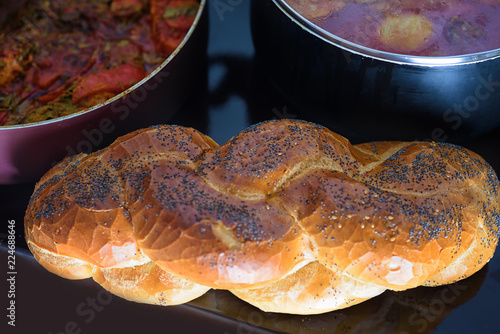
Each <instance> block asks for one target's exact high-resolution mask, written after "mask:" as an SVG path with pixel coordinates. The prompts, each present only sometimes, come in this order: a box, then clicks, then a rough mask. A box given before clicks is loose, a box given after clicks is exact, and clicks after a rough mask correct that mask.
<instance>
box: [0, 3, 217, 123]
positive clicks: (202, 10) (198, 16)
mask: <svg viewBox="0 0 500 334" xmlns="http://www.w3.org/2000/svg"><path fill="white" fill-rule="evenodd" d="M207 1H208V0H200V8H199V9H198V12H197V13H196V16H195V19H194V22H193V24H192V25H191V27H189V30H188V32H187V33H186V36H184V39H183V40H182V41H181V43H180V44H179V45H178V46H177V48H176V49H175V50H174V51H173V52H172V53H171V54H170V55H169V56H168V57H167V58H165V60H164V61H163V62H162V63H161V64H160V65H158V66H157V67H156V68H155V69H154V70H153V71H151V72H150V73H149V74H148V75H146V76H145V77H144V78H143V79H142V80H141V81H139V82H137V83H136V84H135V85H133V86H132V87H130V88H128V89H126V90H124V91H123V92H121V93H119V94H117V95H115V96H113V97H112V98H110V99H108V100H106V101H104V102H102V103H98V104H96V105H94V106H92V107H90V108H85V109H82V110H80V111H77V112H75V113H73V114H70V115H66V116H61V117H57V118H54V119H49V120H44V121H39V122H33V123H27V124H15V125H3V126H0V132H1V131H6V130H17V129H24V128H32V127H37V126H44V125H49V124H52V123H58V122H62V121H64V120H67V119H72V118H76V117H79V116H81V115H84V114H88V113H91V112H93V111H95V110H97V109H100V108H102V107H104V106H106V105H108V104H111V103H113V102H115V101H117V100H119V99H121V98H122V97H124V96H125V95H127V94H129V93H131V92H133V91H134V90H136V89H137V88H139V87H141V86H142V85H143V84H144V83H145V82H146V81H148V80H149V79H151V78H153V77H154V76H155V75H156V74H157V73H158V72H160V71H162V70H163V69H164V68H165V67H166V66H167V65H168V64H169V63H170V62H171V61H172V59H174V58H175V56H176V55H177V54H178V53H179V52H180V50H182V48H183V47H184V45H185V44H186V43H187V41H188V40H189V39H190V38H191V35H192V34H193V32H194V30H195V29H196V28H197V27H198V24H199V22H200V20H201V17H202V15H204V13H205V8H206V3H207Z"/></svg>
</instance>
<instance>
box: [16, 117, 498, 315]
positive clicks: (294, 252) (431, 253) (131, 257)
mask: <svg viewBox="0 0 500 334" xmlns="http://www.w3.org/2000/svg"><path fill="white" fill-rule="evenodd" d="M498 187H499V182H498V179H497V177H496V174H495V172H494V170H493V169H492V168H491V166H489V165H488V163H487V162H486V161H484V159H482V158H481V157H480V156H478V155H477V154H475V153H473V152H471V151H469V150H467V149H465V148H463V147H459V146H456V145H452V144H447V143H434V142H432V143H427V142H375V143H365V144H359V145H351V144H350V143H349V141H348V140H347V139H346V138H344V137H342V136H340V135H338V134H335V133H333V132H331V131H329V130H328V129H326V128H324V127H322V126H320V125H317V124H312V123H308V122H303V121H297V120H279V121H269V122H264V123H260V124H256V125H254V126H251V127H249V128H248V129H246V130H244V131H242V132H241V133H239V134H238V135H236V136H235V137H233V138H232V139H231V140H230V141H228V142H227V143H226V144H224V145H222V146H218V145H217V144H216V143H215V142H214V141H213V140H212V139H210V138H209V137H207V136H205V135H203V134H201V133H199V132H198V131H196V130H194V129H190V128H184V127H180V126H171V125H164V126H156V127H151V128H147V129H142V130H138V131H136V132H133V133H130V134H128V135H126V136H123V137H121V138H119V139H118V140H116V141H115V142H114V143H113V144H111V145H110V146H109V147H108V148H106V149H104V150H101V151H99V152H95V153H92V154H88V155H85V154H80V155H78V156H76V157H73V158H67V159H65V160H64V161H63V162H61V163H60V164H58V165H57V166H55V167H54V168H53V169H52V170H50V171H49V172H48V173H47V174H46V175H45V176H44V177H42V179H41V180H40V181H39V183H38V184H37V186H36V188H35V191H34V193H33V196H32V198H31V200H30V203H29V206H28V209H27V211H26V216H25V232H26V239H27V241H28V245H29V246H30V249H31V250H32V251H33V253H34V254H35V256H36V258H37V260H38V261H39V262H40V263H41V264H42V265H43V266H45V267H46V268H47V269H48V270H50V271H52V272H54V273H56V274H58V275H61V276H63V277H67V278H75V279H77V278H85V277H89V276H93V277H94V279H95V280H96V281H97V282H98V283H101V284H102V285H103V286H105V288H106V289H108V290H110V291H112V292H113V293H116V294H118V295H121V296H122V297H124V298H127V299H130V300H136V301H141V302H151V303H160V304H170V303H182V302H185V301H187V300H189V298H195V296H199V295H200V294H203V293H204V291H206V290H207V289H210V288H214V289H229V290H231V291H233V293H235V294H236V295H238V296H240V298H242V299H243V300H246V301H248V302H250V303H252V304H254V305H257V306H258V307H261V308H263V309H265V310H266V311H274V312H285V313H301V314H304V313H310V314H313V313H321V312H327V311H330V310H333V309H338V308H342V307H346V306H348V305H351V304H355V303H357V302H360V301H362V300H365V299H367V298H370V297H371V296H374V295H377V294H379V293H381V292H382V291H384V290H385V289H391V290H405V289H410V288H414V287H416V286H420V285H427V286H436V285H442V284H449V283H452V282H455V281H457V280H460V279H463V278H466V277H468V276H470V275H472V274H473V273H475V272H476V271H478V270H479V269H481V268H482V267H483V266H484V265H485V264H486V263H487V262H488V261H489V259H490V258H491V257H492V256H493V253H494V251H495V248H496V245H497V242H498V235H499V214H500V211H499V199H498ZM68 259H71V260H68ZM80 265H81V268H83V269H80V270H78V268H79V266H80ZM134 271H135V273H134ZM158 272H164V273H165V275H167V274H168V275H171V276H172V277H175V279H176V280H177V283H176V284H177V285H175V284H174V285H175V286H174V285H172V287H168V286H167V287H166V288H165V289H163V288H164V287H165V285H164V282H163V283H161V282H160V283H161V284H160V283H159V279H158V277H159V276H158ZM151 275H152V276H151ZM155 275H156V276H155ZM304 275H307V276H310V277H313V278H311V280H307V279H306V280H304V277H303V276H304ZM145 276H148V277H149V276H151V277H149V278H147V279H144V277H145ZM105 277H113V279H106V278H105ZM120 277H123V279H129V278H127V277H141V282H146V283H141V284H138V285H137V287H135V288H134V289H125V288H124V287H123V286H121V285H120ZM147 282H149V283H147ZM179 282H183V284H181V286H182V287H181V288H179V286H180V285H179ZM319 282H321V283H319ZM188 283H189V284H188ZM318 284H320V285H321V284H324V285H325V287H326V286H328V289H330V290H328V289H326V290H321V291H323V292H324V291H327V292H328V291H329V292H333V291H337V290H335V289H339V288H338V286H342V287H343V288H342V292H341V293H338V294H337V295H338V296H340V297H338V298H337V299H336V301H333V300H332V301H330V302H329V303H330V304H329V305H330V306H327V307H325V305H324V304H325V298H326V297H325V298H316V299H315V298H310V299H307V298H306V297H307V296H308V295H309V296H312V295H314V293H313V291H312V290H311V289H313V288H311V287H317V286H318ZM167 285H168V284H167ZM291 285H294V286H295V287H301V289H303V290H304V291H307V293H306V294H305V295H303V298H302V299H301V298H299V299H297V298H295V299H293V298H288V297H287V296H286V294H283V291H281V292H280V291H279V287H282V289H288V288H287V286H288V287H289V286H291ZM336 286H337V288H336ZM347 286H349V287H350V288H347ZM353 286H355V287H357V288H352V287H353ZM162 289H163V290H165V291H167V290H169V291H180V290H185V291H186V293H180V292H177V293H170V294H168V293H166V292H164V293H163V295H164V296H165V295H169V296H171V297H168V298H163V297H162V298H163V299H162V302H159V298H158V296H157V294H158V293H159V292H161V291H160V290H162ZM175 289H178V290H175ZM179 289H180V290H179ZM163 290H162V291H163ZM310 290H311V291H310ZM189 291H191V292H189ZM272 291H274V293H275V295H274V296H273V295H272ZM176 294H177V295H179V296H183V297H181V298H178V299H176V298H174V295H176ZM327 295H328V296H331V295H335V294H334V293H327ZM304 298H305V299H304ZM326 299H328V298H326ZM165 300H170V302H168V301H165ZM285 300H286V301H287V302H285ZM305 300H307V302H305ZM315 300H316V301H315ZM277 301H279V302H277ZM298 301H301V302H298ZM270 305H274V307H273V306H270ZM304 305H307V306H304Z"/></svg>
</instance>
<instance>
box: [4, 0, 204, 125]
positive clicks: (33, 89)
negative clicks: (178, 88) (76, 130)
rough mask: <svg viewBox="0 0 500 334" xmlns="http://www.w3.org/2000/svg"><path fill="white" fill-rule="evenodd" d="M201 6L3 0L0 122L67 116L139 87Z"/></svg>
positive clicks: (135, 0)
mask: <svg viewBox="0 0 500 334" xmlns="http://www.w3.org/2000/svg"><path fill="white" fill-rule="evenodd" d="M198 9H199V3H198V2H197V1H195V0H112V1H108V0H93V1H69V0H54V1H42V0H36V1H27V0H21V1H3V2H1V3H0V11H1V12H2V13H3V14H2V16H1V17H0V20H1V21H0V29H1V34H0V44H1V45H2V48H1V50H0V125H15V124H27V123H34V122H39V121H44V120H48V119H54V118H57V117H61V116H66V115H69V114H72V113H75V112H77V111H79V110H83V109H85V108H90V107H92V106H94V105H97V104H99V103H102V102H104V101H106V100H108V99H110V98H112V97H114V96H115V95H117V94H118V93H120V92H122V91H124V90H126V89H128V88H130V87H131V86H133V85H134V84H137V83H138V82H139V81H141V80H142V79H143V78H144V77H145V76H146V75H147V74H148V73H150V72H151V71H152V70H153V69H155V68H157V67H158V66H159V65H160V64H161V63H162V62H163V61H164V60H165V59H166V58H167V57H168V56H169V55H170V54H171V53H172V52H173V51H174V50H175V49H176V48H177V46H178V45H179V44H180V42H181V41H182V40H183V39H184V37H185V36H186V33H187V31H188V30H189V28H190V27H191V25H192V24H193V22H194V19H195V17H196V14H197V12H198Z"/></svg>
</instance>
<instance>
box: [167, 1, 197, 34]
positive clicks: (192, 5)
mask: <svg viewBox="0 0 500 334" xmlns="http://www.w3.org/2000/svg"><path fill="white" fill-rule="evenodd" d="M199 7H200V5H199V4H198V2H196V1H194V0H172V1H170V2H169V3H168V6H167V8H165V11H164V12H163V18H164V19H165V20H166V22H167V24H168V25H169V26H170V27H172V28H176V29H181V30H188V29H189V28H190V27H191V25H192V24H193V22H194V19H195V17H196V14H197V13H198V9H199Z"/></svg>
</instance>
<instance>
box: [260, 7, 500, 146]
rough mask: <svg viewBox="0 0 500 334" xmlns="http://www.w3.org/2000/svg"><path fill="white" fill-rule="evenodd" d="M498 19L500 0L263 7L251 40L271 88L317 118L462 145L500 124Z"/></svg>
mask: <svg viewBox="0 0 500 334" xmlns="http://www.w3.org/2000/svg"><path fill="white" fill-rule="evenodd" d="M499 17H500V1H498V0H422V1H417V0H264V1H260V2H255V3H253V5H252V33H253V39H254V44H255V49H256V59H257V61H258V64H260V65H262V67H263V68H264V71H265V73H267V75H268V77H269V79H270V82H271V83H272V84H273V85H274V87H275V88H276V89H277V90H278V92H279V93H280V94H282V95H284V96H285V97H286V99H287V100H288V101H289V102H290V104H291V105H293V106H295V107H296V108H297V109H298V110H301V111H303V113H304V114H305V115H307V116H308V117H309V118H311V119H312V120H314V121H316V122H323V123H326V124H327V125H328V126H330V127H332V128H334V129H335V130H336V131H339V132H340V133H343V134H344V135H346V136H349V137H350V138H356V137H357V136H358V137H360V136H363V137H365V138H363V139H382V138H386V139H407V140H415V139H423V140H436V141H445V140H456V141H463V140H465V139H467V138H471V137H475V136H478V135H481V134H484V133H486V132H488V131H490V130H492V129H493V128H496V127H498V126H499V125H500V59H499V58H500V34H499V33H498V32H499V31H500V20H499V19H498V18H499ZM366 137H368V138H366Z"/></svg>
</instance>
